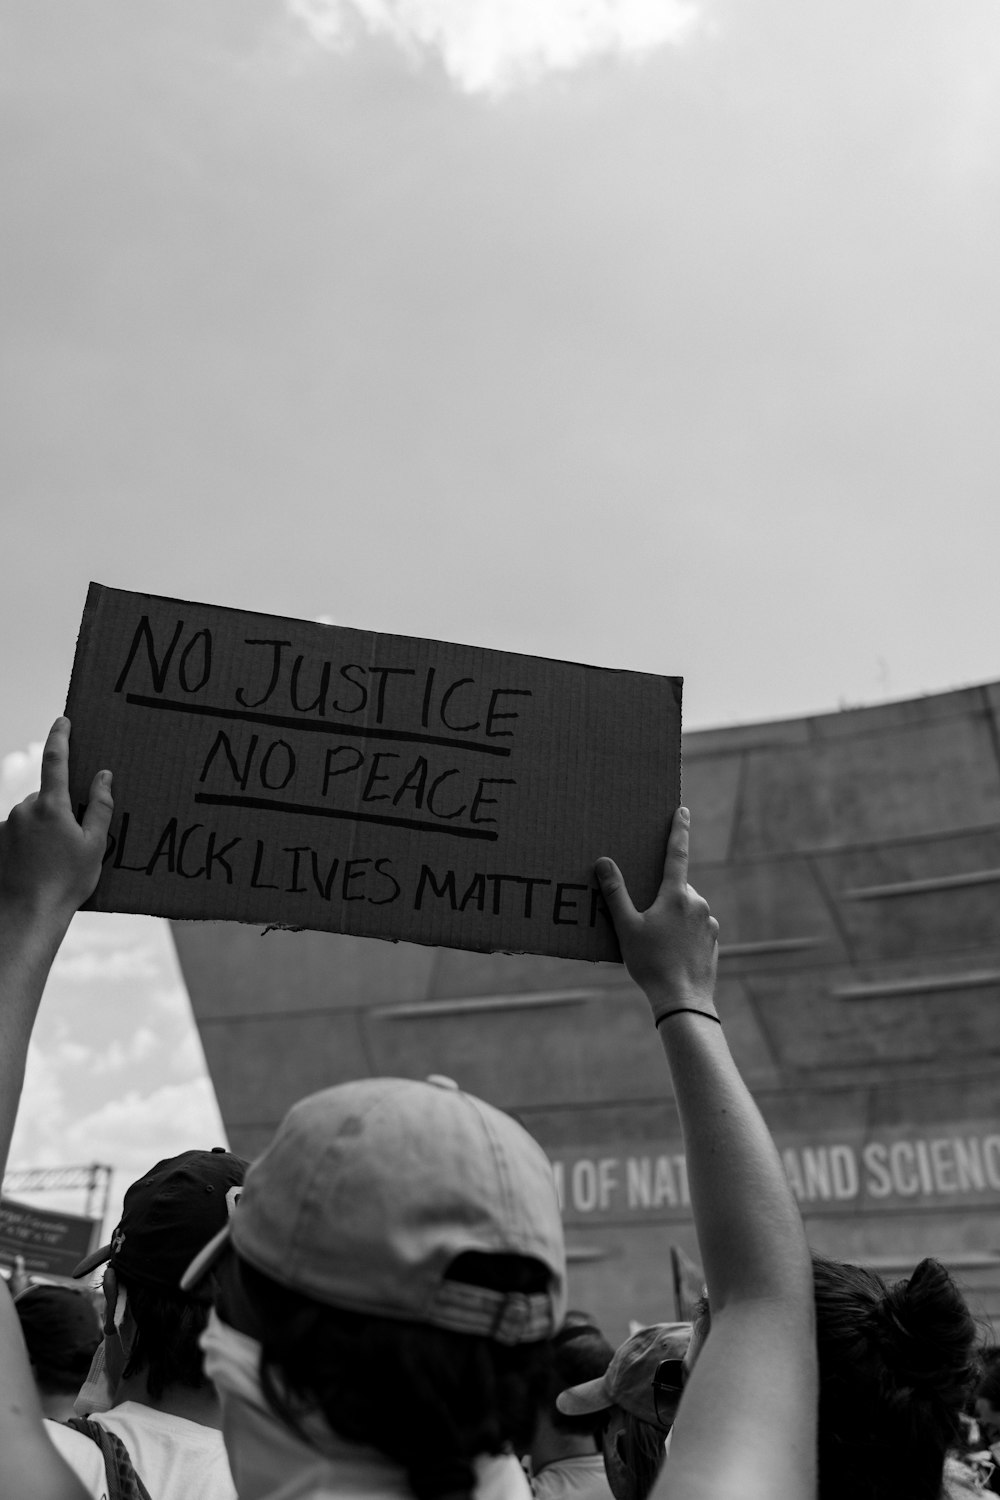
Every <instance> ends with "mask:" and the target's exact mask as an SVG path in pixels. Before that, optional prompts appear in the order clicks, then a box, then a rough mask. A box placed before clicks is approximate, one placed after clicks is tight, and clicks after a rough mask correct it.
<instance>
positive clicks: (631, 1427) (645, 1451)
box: [556, 1323, 691, 1500]
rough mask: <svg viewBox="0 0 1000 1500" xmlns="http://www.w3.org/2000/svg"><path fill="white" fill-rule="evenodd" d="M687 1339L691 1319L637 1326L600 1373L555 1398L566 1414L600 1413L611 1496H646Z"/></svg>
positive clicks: (631, 1499) (639, 1499)
mask: <svg viewBox="0 0 1000 1500" xmlns="http://www.w3.org/2000/svg"><path fill="white" fill-rule="evenodd" d="M690 1339H691V1324H690V1323H654V1324H653V1325H652V1326H651V1327H649V1328H640V1329H639V1331H638V1332H637V1333H634V1334H632V1336H631V1338H628V1339H626V1340H625V1342H624V1344H622V1345H620V1347H619V1348H618V1349H617V1350H616V1351H615V1355H614V1358H613V1359H612V1360H611V1363H610V1364H609V1365H608V1368H607V1370H606V1371H605V1372H604V1374H603V1375H602V1376H600V1377H599V1378H596V1379H592V1380H588V1381H584V1382H582V1383H581V1384H578V1385H575V1386H572V1387H570V1389H568V1390H564V1391H562V1392H561V1393H560V1395H559V1396H558V1398H557V1401H556V1405H557V1406H558V1408H559V1410H560V1411H561V1412H563V1413H564V1414H565V1415H566V1416H584V1415H588V1414H591V1415H592V1414H600V1415H601V1416H602V1419H603V1420H602V1428H601V1443H602V1449H603V1452H604V1467H605V1471H606V1472H607V1476H608V1483H609V1484H610V1486H611V1489H612V1491H613V1492H614V1495H615V1500H646V1496H647V1495H648V1494H649V1492H650V1490H651V1489H652V1487H653V1483H654V1481H655V1479H656V1476H657V1474H658V1473H659V1471H660V1466H661V1464H662V1463H663V1444H664V1441H665V1439H666V1436H667V1434H668V1432H669V1431H670V1428H671V1427H672V1425H673V1421H674V1417H675V1416H676V1413H677V1407H678V1404H679V1402H680V1397H681V1391H682V1389H683V1385H684V1371H685V1365H684V1356H685V1354H686V1352H687V1347H688V1344H689V1342H690Z"/></svg>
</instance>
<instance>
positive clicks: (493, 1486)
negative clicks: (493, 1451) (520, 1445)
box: [476, 1453, 532, 1500]
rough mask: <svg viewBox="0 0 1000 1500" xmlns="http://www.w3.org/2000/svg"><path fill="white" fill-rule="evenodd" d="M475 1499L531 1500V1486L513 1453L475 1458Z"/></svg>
mask: <svg viewBox="0 0 1000 1500" xmlns="http://www.w3.org/2000/svg"><path fill="white" fill-rule="evenodd" d="M476 1500H532V1495H531V1486H530V1485H529V1484H528V1481H527V1478H526V1477H525V1473H524V1470H523V1469H522V1468H521V1465H520V1464H519V1463H518V1461H517V1459H516V1458H515V1457H514V1455H513V1453H501V1454H499V1455H497V1456H496V1457H488V1456H483V1457H482V1458H477V1460H476Z"/></svg>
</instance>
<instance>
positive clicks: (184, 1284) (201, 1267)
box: [181, 1224, 230, 1292]
mask: <svg viewBox="0 0 1000 1500" xmlns="http://www.w3.org/2000/svg"><path fill="white" fill-rule="evenodd" d="M229 1227H230V1226H229V1225H228V1224H225V1225H223V1227H222V1228H221V1229H220V1230H219V1232H218V1234H215V1235H213V1236H212V1238H211V1239H210V1240H209V1242H208V1244H207V1245H206V1246H205V1248H204V1249H203V1250H199V1251H198V1254H197V1255H196V1256H195V1258H194V1260H193V1261H192V1262H191V1264H190V1265H189V1266H188V1268H187V1270H186V1271H185V1272H184V1275H183V1276H182V1277H181V1291H182V1292H191V1291H194V1290H195V1288H196V1287H197V1286H198V1283H199V1282H201V1281H204V1279H205V1277H206V1276H207V1275H208V1273H209V1271H211V1270H212V1268H213V1266H215V1265H216V1264H217V1263H218V1262H219V1261H220V1260H221V1259H222V1257H223V1255H225V1253H226V1250H227V1249H228V1248H229Z"/></svg>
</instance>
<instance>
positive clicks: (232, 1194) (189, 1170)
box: [73, 1146, 247, 1291]
mask: <svg viewBox="0 0 1000 1500" xmlns="http://www.w3.org/2000/svg"><path fill="white" fill-rule="evenodd" d="M246 1169H247V1163H246V1162H245V1161H244V1160H243V1159H242V1157H239V1156H233V1155H232V1154H231V1153H230V1152H229V1151H225V1150H223V1148H222V1147H221V1146H216V1147H215V1148H214V1149H213V1150H212V1151H183V1152H182V1153H181V1155H180V1156H171V1157H168V1158H167V1159H166V1160H165V1161H158V1162H157V1163H156V1166H155V1167H151V1168H150V1170H149V1171H148V1172H147V1173H146V1175H145V1176H144V1177H140V1178H139V1180H138V1182H133V1184H132V1186H131V1187H130V1188H129V1190H128V1192H127V1193H126V1194H125V1202H124V1205H123V1207H122V1216H121V1220H120V1222H119V1224H118V1228H117V1229H116V1230H115V1232H114V1234H113V1235H112V1236H111V1242H110V1244H107V1245H102V1246H101V1248H100V1249H99V1250H94V1251H93V1252H92V1253H91V1254H90V1255H88V1256H86V1257H85V1258H84V1259H83V1260H82V1261H81V1262H80V1264H79V1265H78V1266H77V1267H76V1268H75V1270H74V1271H73V1275H74V1276H77V1277H79V1276H86V1275H87V1274H88V1272H90V1271H93V1270H94V1268H95V1267H96V1266H100V1265H103V1264H104V1262H105V1261H106V1262H107V1263H108V1264H109V1265H111V1266H113V1267H114V1269H115V1270H116V1271H121V1272H122V1273H123V1275H125V1276H126V1277H128V1278H131V1279H132V1280H134V1281H141V1282H145V1283H147V1284H148V1285H150V1286H162V1287H167V1288H168V1289H169V1290H171V1291H177V1290H178V1289H179V1287H180V1280H181V1276H182V1275H183V1274H184V1272H185V1270H186V1269H187V1267H188V1265H189V1264H190V1262H191V1261H192V1260H193V1259H194V1257H195V1255H197V1253H198V1251H199V1250H200V1249H201V1248H202V1246H203V1245H204V1244H205V1243H206V1241H207V1240H210V1239H211V1238H212V1236H213V1235H215V1234H217V1233H218V1232H219V1230H220V1229H222V1228H224V1226H225V1225H226V1224H227V1223H228V1222H229V1216H230V1214H231V1213H232V1212H233V1209H234V1208H235V1207H236V1204H237V1202H238V1200H239V1196H240V1191H241V1189H242V1187H243V1177H244V1174H245V1172H246Z"/></svg>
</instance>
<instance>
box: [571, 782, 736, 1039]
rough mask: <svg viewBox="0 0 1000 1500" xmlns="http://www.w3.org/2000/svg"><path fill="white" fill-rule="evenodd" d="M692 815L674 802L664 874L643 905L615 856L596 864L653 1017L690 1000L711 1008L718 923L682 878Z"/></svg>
mask: <svg viewBox="0 0 1000 1500" xmlns="http://www.w3.org/2000/svg"><path fill="white" fill-rule="evenodd" d="M690 821H691V815H690V813H689V812H688V810H687V808H686V807H679V808H678V809H677V811H676V813H675V814H674V818H673V822H672V823H671V825H670V837H669V839H668V840H667V854H666V859H665V861H664V865H663V880H662V881H661V883H660V889H659V891H658V892H657V894H656V899H655V901H654V902H653V904H652V906H650V907H649V908H648V909H647V910H646V911H636V909H635V907H634V906H633V905H632V900H631V898H630V896H629V893H628V890H627V889H626V886H625V881H624V879H623V878H622V874H621V871H620V870H619V869H618V866H617V865H616V864H615V862H614V860H611V859H607V858H602V859H599V860H598V861H597V864H596V866H595V868H596V872H597V878H598V881H599V882H600V886H601V893H602V895H603V896H604V900H605V902H606V904H607V907H608V910H609V911H610V913H611V920H612V922H613V923H614V927H615V932H616V933H617V934H618V942H619V945H620V947H621V950H622V958H623V959H624V960H625V967H626V968H627V969H628V971H629V973H630V974H631V976H632V978H633V979H634V980H635V982H636V984H638V985H641V987H642V989H643V990H644V991H645V993H646V996H647V998H648V1000H649V1003H650V1005H651V1006H652V1010H653V1016H654V1019H657V1020H658V1019H659V1018H660V1017H661V1016H662V1015H663V1014H664V1013H665V1012H666V1011H667V1010H671V1009H674V1008H677V1007H687V1006H690V1007H692V1008H694V1009H697V1010H703V1011H707V1012H708V1013H709V1014H711V1015H714V1014H715V1002H714V1000H713V994H714V991H715V970H716V965H717V963H718V958H719V942H718V938H719V924H718V922H717V921H716V920H715V918H714V917H713V916H712V914H711V912H710V911H709V909H708V902H707V901H705V900H704V898H703V897H702V896H699V895H698V892H697V891H695V890H692V888H691V887H690V886H689V885H688V883H687V872H688V831H689V827H690Z"/></svg>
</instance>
